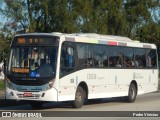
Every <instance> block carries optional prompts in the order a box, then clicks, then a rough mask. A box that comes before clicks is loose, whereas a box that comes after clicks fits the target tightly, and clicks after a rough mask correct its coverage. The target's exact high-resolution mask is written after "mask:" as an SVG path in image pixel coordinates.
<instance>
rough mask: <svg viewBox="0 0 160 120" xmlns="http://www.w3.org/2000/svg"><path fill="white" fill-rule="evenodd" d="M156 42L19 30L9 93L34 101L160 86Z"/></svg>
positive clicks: (76, 102) (130, 94)
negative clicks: (21, 31) (23, 32)
mask: <svg viewBox="0 0 160 120" xmlns="http://www.w3.org/2000/svg"><path fill="white" fill-rule="evenodd" d="M157 67H158V64H157V52H156V46H155V45H154V44H148V43H140V42H137V41H133V40H131V39H129V38H126V37H119V36H108V35H98V34H92V33H88V34H87V33H86V34H76V33H75V34H63V33H29V34H20V35H16V36H15V37H14V38H13V40H12V43H11V51H10V57H9V62H8V68H7V76H6V98H7V99H12V100H27V101H28V102H29V103H30V104H31V105H32V107H41V106H42V105H43V102H46V101H53V102H58V101H70V102H71V103H72V105H73V107H75V108H80V107H82V105H83V104H84V101H85V100H90V99H99V98H110V97H121V98H125V99H124V100H125V101H127V102H134V101H135V99H136V96H137V95H140V94H145V93H149V92H153V91H157V90H158V68H157Z"/></svg>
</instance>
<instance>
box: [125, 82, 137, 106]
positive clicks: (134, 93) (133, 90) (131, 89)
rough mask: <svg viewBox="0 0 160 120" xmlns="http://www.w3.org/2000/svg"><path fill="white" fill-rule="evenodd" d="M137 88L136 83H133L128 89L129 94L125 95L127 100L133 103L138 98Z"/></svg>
mask: <svg viewBox="0 0 160 120" xmlns="http://www.w3.org/2000/svg"><path fill="white" fill-rule="evenodd" d="M136 96H137V89H136V86H135V84H133V83H132V84H131V85H130V87H129V91H128V96H126V97H125V101H126V102H129V103H133V102H134V101H135V100H136Z"/></svg>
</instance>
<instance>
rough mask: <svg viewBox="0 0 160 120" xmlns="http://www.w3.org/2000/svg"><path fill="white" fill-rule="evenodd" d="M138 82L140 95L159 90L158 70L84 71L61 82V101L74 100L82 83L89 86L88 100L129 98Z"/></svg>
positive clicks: (59, 98) (72, 74)
mask: <svg viewBox="0 0 160 120" xmlns="http://www.w3.org/2000/svg"><path fill="white" fill-rule="evenodd" d="M132 80H135V81H136V82H137V87H138V94H144V93H149V92H153V91H156V90H157V85H158V70H152V69H83V70H79V71H76V72H74V73H71V74H69V75H67V76H64V77H62V78H61V79H60V81H59V95H58V100H59V101H67V100H74V98H75V93H76V88H77V86H78V85H79V83H80V82H82V81H83V82H85V83H86V84H87V86H88V99H92V98H108V97H120V96H127V95H128V90H129V85H130V83H131V82H132Z"/></svg>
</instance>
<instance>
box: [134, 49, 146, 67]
mask: <svg viewBox="0 0 160 120" xmlns="http://www.w3.org/2000/svg"><path fill="white" fill-rule="evenodd" d="M134 53H135V67H138V68H144V67H146V55H145V49H140V48H136V49H135V51H134Z"/></svg>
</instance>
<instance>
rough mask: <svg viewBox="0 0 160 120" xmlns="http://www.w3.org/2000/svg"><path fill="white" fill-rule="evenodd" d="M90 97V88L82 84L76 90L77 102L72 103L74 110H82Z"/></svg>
mask: <svg viewBox="0 0 160 120" xmlns="http://www.w3.org/2000/svg"><path fill="white" fill-rule="evenodd" d="M87 97H88V87H87V84H86V83H85V82H81V83H80V84H79V85H78V86H77V89H76V93H75V100H74V101H73V102H72V106H73V107H74V108H81V107H82V106H83V104H84V101H85V99H87Z"/></svg>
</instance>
